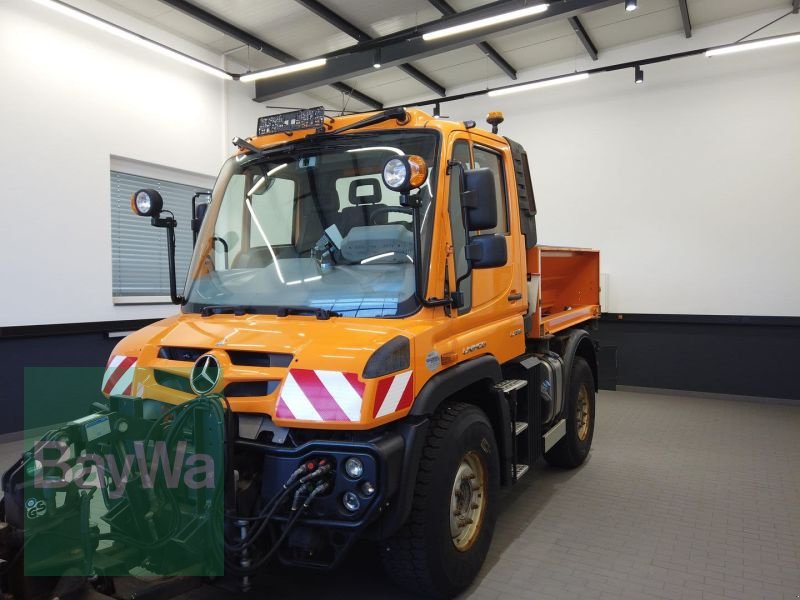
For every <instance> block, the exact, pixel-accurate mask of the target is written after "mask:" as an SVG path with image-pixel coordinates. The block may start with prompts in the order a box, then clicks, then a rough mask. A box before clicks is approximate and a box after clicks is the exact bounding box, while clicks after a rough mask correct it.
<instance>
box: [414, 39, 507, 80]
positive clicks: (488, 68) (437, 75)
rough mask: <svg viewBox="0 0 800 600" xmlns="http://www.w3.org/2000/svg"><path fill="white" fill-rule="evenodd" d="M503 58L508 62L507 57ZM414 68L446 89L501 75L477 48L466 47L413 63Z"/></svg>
mask: <svg viewBox="0 0 800 600" xmlns="http://www.w3.org/2000/svg"><path fill="white" fill-rule="evenodd" d="M505 58H506V60H508V57H505ZM414 66H416V67H419V68H420V70H422V71H423V72H425V73H426V74H428V75H430V76H431V77H433V78H434V79H435V80H436V81H438V82H439V83H441V84H442V85H443V86H445V87H446V88H453V87H456V86H458V85H463V84H464V83H465V82H470V81H483V80H485V79H488V78H490V77H496V76H497V75H499V74H501V73H502V71H501V70H500V68H499V67H498V66H497V65H495V64H494V63H493V62H492V61H491V60H490V59H489V58H488V57H487V56H486V55H485V54H484V53H483V52H482V51H481V50H480V49H479V48H478V47H477V46H467V47H465V48H461V49H460V50H454V51H453V52H445V53H444V54H437V55H435V56H429V57H428V58H423V59H421V60H417V61H415V62H414ZM513 66H515V67H516V65H513ZM465 77H466V79H465Z"/></svg>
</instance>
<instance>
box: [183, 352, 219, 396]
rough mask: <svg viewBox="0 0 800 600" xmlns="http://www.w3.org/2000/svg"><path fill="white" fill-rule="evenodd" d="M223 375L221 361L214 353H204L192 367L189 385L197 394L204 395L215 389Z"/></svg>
mask: <svg viewBox="0 0 800 600" xmlns="http://www.w3.org/2000/svg"><path fill="white" fill-rule="evenodd" d="M221 376H222V369H220V367H219V361H218V360H217V359H216V358H215V357H214V356H213V355H212V354H204V355H203V356H201V357H200V358H198V359H197V362H195V363H194V367H192V376H191V378H190V379H189V385H190V386H191V387H192V390H193V391H194V393H195V394H198V395H200V396H202V395H203V394H208V393H210V392H213V391H214V389H215V388H216V387H217V383H219V379H220V377H221Z"/></svg>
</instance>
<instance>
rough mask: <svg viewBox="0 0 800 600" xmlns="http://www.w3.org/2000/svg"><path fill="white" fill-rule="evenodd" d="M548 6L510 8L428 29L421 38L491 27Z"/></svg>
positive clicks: (548, 6)
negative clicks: (507, 10) (470, 19)
mask: <svg viewBox="0 0 800 600" xmlns="http://www.w3.org/2000/svg"><path fill="white" fill-rule="evenodd" d="M548 8H550V5H549V4H546V3H545V4H537V5H535V6H528V7H526V8H520V9H519V10H512V11H511V12H507V13H503V14H500V15H495V16H493V17H486V18H485V19H478V20H477V21H471V22H469V23H462V24H461V25H453V26H452V27H445V28H444V29H437V30H436V31H429V32H427V33H423V34H422V39H423V40H426V41H429V40H438V39H439V38H443V37H447V36H449V35H457V34H459V33H464V32H466V31H474V30H475V29H482V28H484V27H491V26H492V25H497V24H499V23H508V22H509V21H514V20H515V19H522V18H524V17H530V16H532V15H538V14H540V13H543V12H545V11H546V10H547V9H548Z"/></svg>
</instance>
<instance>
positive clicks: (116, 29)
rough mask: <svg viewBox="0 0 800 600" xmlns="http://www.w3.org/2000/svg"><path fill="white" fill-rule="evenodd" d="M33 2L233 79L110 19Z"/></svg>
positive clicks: (53, 2) (54, 0)
mask: <svg viewBox="0 0 800 600" xmlns="http://www.w3.org/2000/svg"><path fill="white" fill-rule="evenodd" d="M34 2H36V3H37V4H41V5H42V6H46V7H47V8H50V9H52V10H54V11H56V12H59V13H61V14H62V15H66V16H68V17H71V18H73V19H75V20H76V21H80V22H81V23H86V24H87V25H91V26H92V27H96V28H97V29H102V30H103V31H105V32H107V33H111V34H113V35H115V36H117V37H120V38H122V39H124V40H127V41H129V42H133V43H134V44H136V45H138V46H142V47H143V48H147V49H149V50H152V51H153V52H158V53H159V54H161V55H162V56H167V57H169V58H171V59H172V60H176V61H178V62H180V63H183V64H185V65H189V66H190V67H194V68H195V69H198V70H200V71H203V72H205V73H208V74H209V75H214V76H215V77H219V78H220V79H233V77H232V76H231V75H230V73H226V72H225V71H223V70H222V69H218V68H217V67H214V66H212V65H209V64H208V63H204V62H203V61H201V60H197V59H196V58H192V57H191V56H189V55H188V54H184V53H183V52H179V51H178V50H173V49H172V48H169V47H167V46H164V45H163V44H159V43H158V42H154V41H153V40H151V39H148V38H146V37H144V36H141V35H139V34H138V33H134V32H133V31H129V30H127V29H125V28H124V27H120V26H119V25H115V24H114V23H111V22H110V21H106V20H105V19H101V18H100V17H95V16H94V15H91V14H89V13H87V12H84V11H82V10H80V9H78V8H75V7H73V6H70V5H69V4H65V3H64V2H59V0H34Z"/></svg>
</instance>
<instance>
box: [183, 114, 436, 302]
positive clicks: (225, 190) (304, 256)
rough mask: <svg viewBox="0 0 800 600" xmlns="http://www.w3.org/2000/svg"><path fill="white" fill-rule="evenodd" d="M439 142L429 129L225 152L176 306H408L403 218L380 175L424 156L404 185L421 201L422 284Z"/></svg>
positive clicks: (407, 231) (410, 287)
mask: <svg viewBox="0 0 800 600" xmlns="http://www.w3.org/2000/svg"><path fill="white" fill-rule="evenodd" d="M437 141H438V134H436V133H435V132H430V131H419V130H417V131H413V132H412V131H396V130H395V131H383V132H365V133H351V134H346V135H338V136H337V135H331V136H322V137H319V138H313V139H310V138H305V139H303V140H299V141H297V142H291V141H290V142H288V143H287V144H285V145H283V146H282V147H281V148H279V149H275V150H268V151H267V152H266V153H262V154H249V155H241V156H238V157H233V158H231V159H229V160H228V161H227V162H226V163H225V165H224V167H223V169H222V172H221V173H220V176H219V178H218V180H217V184H216V186H215V188H214V193H213V197H212V202H211V206H210V208H209V210H208V212H207V215H206V218H205V220H204V223H203V227H202V229H201V231H200V235H199V238H198V242H197V247H196V250H195V255H194V258H193V261H192V266H191V268H190V269H189V278H188V281H187V284H186V289H187V290H188V293H187V294H186V297H187V304H186V306H185V308H184V310H185V311H188V312H199V311H203V309H206V310H207V311H208V310H209V309H211V310H213V307H229V308H231V309H233V307H235V308H236V310H237V311H242V310H243V311H244V312H256V313H258V312H263V313H273V314H288V313H287V312H286V309H287V308H292V309H294V308H297V309H308V310H309V311H311V312H313V311H319V310H322V311H332V312H333V313H338V314H340V315H342V316H354V317H395V316H402V315H407V314H410V313H413V312H416V310H417V309H418V308H419V305H418V302H417V299H416V294H415V270H414V269H415V268H418V267H419V266H420V265H415V264H414V235H413V228H412V215H411V212H410V209H407V208H404V207H402V206H400V194H399V193H398V192H393V191H392V190H390V189H388V188H387V187H386V186H385V185H384V183H383V179H382V177H381V173H382V170H383V165H384V163H385V162H386V161H387V160H388V159H389V158H391V157H393V156H397V155H402V154H417V155H419V156H422V157H423V158H424V159H425V162H426V163H427V164H428V173H429V175H428V179H427V180H426V181H425V183H424V184H423V185H422V186H421V187H420V188H419V190H417V191H415V192H412V194H415V193H417V194H419V199H420V201H421V207H420V209H419V222H420V246H421V255H422V260H421V261H420V262H421V265H423V266H424V268H423V269H422V273H421V276H422V285H423V289H424V285H425V282H426V280H427V271H428V264H429V259H428V257H429V256H430V238H431V231H432V221H433V201H434V195H435V194H434V191H435V189H436V186H435V173H436V167H437V153H436V149H437Z"/></svg>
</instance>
